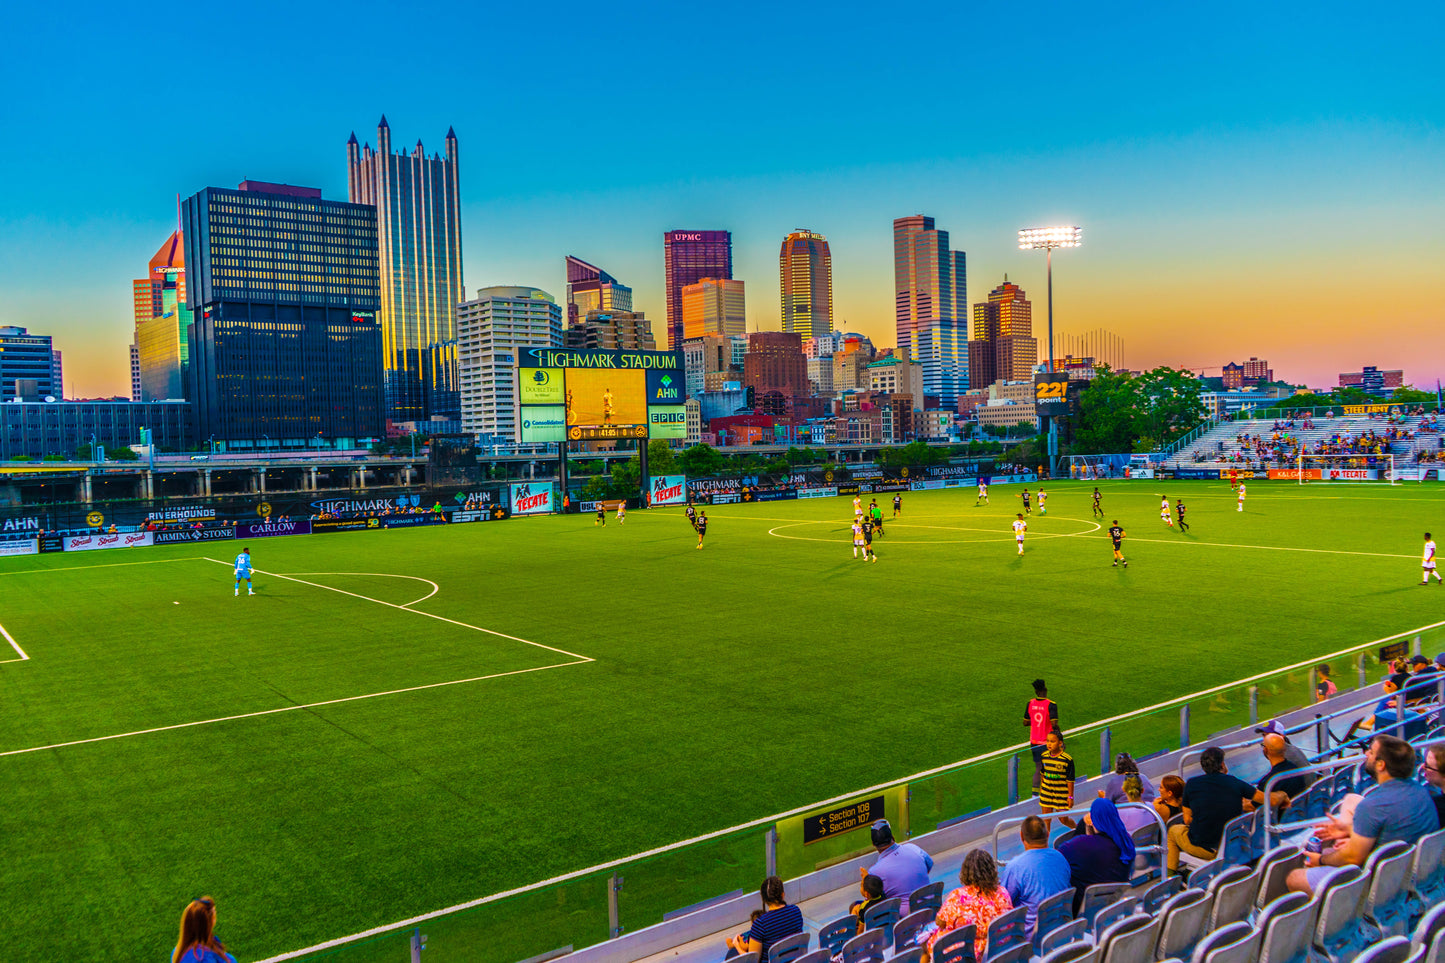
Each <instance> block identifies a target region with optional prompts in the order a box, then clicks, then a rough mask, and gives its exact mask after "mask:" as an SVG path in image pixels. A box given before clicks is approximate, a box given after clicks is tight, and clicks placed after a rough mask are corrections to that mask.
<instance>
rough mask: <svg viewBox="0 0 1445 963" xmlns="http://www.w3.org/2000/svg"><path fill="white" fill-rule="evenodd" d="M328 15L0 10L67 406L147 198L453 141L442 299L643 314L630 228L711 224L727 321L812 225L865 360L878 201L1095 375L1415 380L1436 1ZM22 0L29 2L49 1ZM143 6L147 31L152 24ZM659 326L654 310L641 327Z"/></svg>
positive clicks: (18, 299)
mask: <svg viewBox="0 0 1445 963" xmlns="http://www.w3.org/2000/svg"><path fill="white" fill-rule="evenodd" d="M1381 9H1383V10H1384V13H1381V10H1380V9H1369V8H1365V7H1360V6H1347V5H1343V4H1338V5H1323V6H1321V5H1312V6H1305V5H1290V6H1270V5H1248V6H1246V5H1216V6H1211V7H1207V8H1202V7H1192V8H1186V7H1181V6H1177V5H1159V4H1151V5H1114V6H1110V7H1107V8H1102V7H1098V6H1097V5H1096V6H1089V7H1085V6H1080V5H1065V4H1045V5H1042V6H1039V5H1031V6H1023V5H988V6H984V5H973V6H970V5H957V4H953V5H943V4H915V5H911V6H894V7H888V8H884V10H883V12H882V13H880V9H879V8H878V7H876V6H869V7H864V6H861V5H840V6H831V7H826V8H824V7H819V6H817V5H807V6H803V5H798V6H796V7H795V8H792V9H788V8H778V7H776V6H772V5H762V4H742V5H731V6H721V5H719V6H715V7H699V6H697V5H691V4H670V5H630V6H625V7H615V8H606V7H600V6H597V5H592V4H586V5H583V4H569V3H561V4H553V5H550V6H545V7H524V6H522V5H511V6H507V7H502V6H500V5H498V6H480V5H466V4H448V3H437V4H429V5H426V6H424V7H416V8H414V9H412V8H402V7H400V6H398V5H384V4H372V3H361V4H352V5H346V6H341V5H335V6H326V5H315V4H306V3H293V4H288V5H285V6H282V5H276V4H261V5H254V6H249V7H245V8H237V7H229V8H225V7H209V6H196V7H190V8H186V9H185V10H184V11H181V10H175V11H169V12H168V11H166V10H161V9H157V11H156V12H155V13H154V14H151V15H141V14H138V13H136V12H135V11H134V9H130V10H124V11H122V10H120V9H118V8H115V7H113V6H100V5H81V6H77V7H70V8H66V9H64V10H60V9H59V8H43V7H30V8H27V9H21V10H18V11H14V12H11V13H9V14H8V16H9V17H10V25H11V26H12V27H13V31H12V32H11V36H12V37H14V38H18V39H19V40H20V42H19V43H13V44H11V45H10V47H9V49H8V51H7V57H6V58H5V60H4V61H3V62H0V92H3V94H4V96H3V99H0V104H3V107H0V117H3V119H4V120H5V122H6V125H7V127H8V129H10V130H11V131H12V132H13V136H12V142H11V145H10V149H9V150H7V151H6V152H4V154H3V155H0V183H3V184H5V185H6V186H7V189H6V190H4V191H0V323H10V324H21V325H26V326H28V327H30V328H31V329H32V330H36V331H41V332H46V333H51V334H54V335H55V336H56V338H57V343H58V346H59V347H60V348H61V349H62V350H63V351H65V354H66V365H67V390H69V389H70V388H71V386H74V388H75V389H76V390H78V392H79V393H80V394H82V395H100V394H111V393H119V392H125V391H127V390H128V380H129V375H128V370H127V367H126V345H127V344H128V343H129V341H130V338H131V323H132V322H131V308H130V280H131V278H133V277H136V276H139V274H138V272H140V271H141V270H143V268H144V265H145V262H146V260H147V259H148V257H149V256H150V254H151V253H152V252H153V251H154V249H155V248H156V247H157V246H158V244H159V243H160V241H161V240H162V239H163V238H164V237H165V235H166V233H167V232H168V231H169V230H170V229H171V227H172V225H173V223H174V211H175V198H176V195H177V194H181V195H187V194H190V193H193V192H194V191H196V190H199V189H200V188H202V187H205V186H208V185H213V184H214V185H224V186H231V185H234V184H236V183H238V182H239V181H240V180H242V179H243V178H245V177H250V178H255V179H259V180H275V181H285V182H289V183H293V184H307V185H313V186H319V187H321V188H322V189H323V191H324V192H325V194H326V196H328V197H333V198H344V196H345V142H346V138H347V136H348V134H349V133H350V132H351V131H352V130H355V131H356V133H357V135H358V137H360V138H362V139H363V140H367V139H371V140H373V141H374V137H375V132H374V127H375V124H376V121H377V118H378V117H379V115H380V114H381V113H383V112H385V113H386V114H387V116H388V118H389V119H390V121H391V125H392V131H393V140H394V142H395V144H397V145H398V146H400V145H410V144H414V143H415V142H416V140H417V139H418V138H421V139H422V141H423V143H424V144H425V146H426V148H427V150H428V151H429V152H430V151H435V150H440V149H441V147H442V137H443V135H444V134H445V132H446V130H447V127H448V126H449V125H450V126H455V128H456V131H457V135H458V137H459V139H460V145H461V157H462V191H463V204H464V209H463V247H464V251H465V274H466V282H467V287H468V289H469V290H475V289H476V288H478V287H481V286H484V285H488V284H513V283H516V284H533V285H538V286H540V287H543V288H545V289H547V290H549V291H551V292H552V293H554V294H556V295H558V296H559V297H560V296H561V295H562V294H563V289H564V287H565V282H564V277H565V275H564V271H563V266H562V259H563V256H564V255H566V254H577V255H579V256H581V257H584V258H586V259H588V260H591V261H593V262H594V263H598V264H601V265H602V266H603V267H605V268H606V269H607V270H609V271H610V272H611V273H613V274H614V275H616V276H618V277H619V278H621V279H622V280H623V281H624V282H626V283H628V284H631V285H632V286H633V288H634V289H635V291H636V297H637V302H638V305H639V307H641V308H642V309H645V310H646V311H647V313H648V315H649V316H650V317H653V318H655V319H658V320H659V321H660V320H661V318H662V317H663V314H664V312H663V297H662V296H663V290H662V246H661V235H662V233H663V232H664V231H665V230H668V229H671V228H726V229H730V230H732V231H733V232H734V249H735V262H736V271H735V273H736V274H737V276H739V277H741V278H743V279H744V280H745V281H747V282H748V314H749V319H750V324H752V325H755V326H758V327H761V328H764V329H766V328H770V327H776V326H777V324H778V306H777V289H778V280H777V251H778V245H779V243H780V241H781V239H782V237H783V235H784V234H786V233H787V232H788V231H790V230H793V229H795V228H799V227H805V228H809V229H812V230H817V231H821V232H822V233H824V234H826V235H827V236H828V238H829V241H830V244H831V247H832V250H833V256H834V289H835V303H836V313H837V317H838V318H839V319H845V320H846V321H847V324H848V327H849V328H850V329H854V330H862V331H864V332H866V333H868V334H870V335H871V336H873V337H874V339H875V341H876V342H877V343H879V344H881V345H891V344H892V343H893V324H892V289H891V283H892V281H891V270H892V267H891V265H892V262H891V231H890V222H891V220H892V218H894V217H897V216H900V215H903V214H912V213H918V212H922V213H928V214H931V215H933V216H934V217H935V218H936V219H937V222H938V226H939V227H941V228H944V229H947V230H949V231H950V232H951V234H952V239H953V242H954V246H955V247H962V248H964V249H965V250H967V251H968V254H969V296H970V299H971V300H973V301H978V300H982V299H984V298H985V297H986V296H987V292H988V290H989V288H991V287H993V286H994V285H995V284H997V283H998V282H999V281H1000V280H1002V277H1003V275H1004V273H1005V272H1007V273H1008V274H1009V276H1010V278H1011V279H1013V280H1016V281H1019V282H1020V283H1022V284H1023V285H1024V287H1025V288H1026V289H1027V290H1029V292H1030V295H1031V297H1033V300H1034V301H1035V304H1036V310H1035V315H1036V330H1041V329H1042V327H1043V324H1042V322H1043V269H1042V263H1041V261H1042V259H1041V258H1039V257H1035V256H1030V255H1028V254H1025V253H1022V252H1019V251H1017V250H1016V249H1015V247H1014V242H1013V232H1014V231H1015V230H1016V229H1017V228H1019V227H1024V226H1029V225H1033V224H1040V223H1050V222H1072V223H1079V224H1082V225H1083V226H1084V228H1085V247H1083V248H1081V249H1079V250H1077V251H1070V252H1065V253H1063V254H1061V255H1060V257H1059V259H1058V260H1059V263H1058V265H1056V271H1055V274H1056V277H1055V287H1056V300H1055V309H1056V323H1057V326H1058V329H1059V330H1061V331H1075V330H1084V329H1087V328H1093V327H1100V326H1102V327H1107V328H1110V329H1111V330H1115V331H1117V332H1118V333H1119V334H1121V335H1122V336H1123V337H1124V339H1125V344H1126V354H1127V361H1128V363H1129V364H1130V365H1131V366H1136V367H1137V366H1147V365H1153V364H1159V363H1173V364H1188V365H1195V366H1198V367H1211V366H1214V367H1217V366H1218V365H1221V364H1223V363H1224V362H1226V361H1229V360H1240V359H1242V358H1243V357H1246V356H1249V355H1257V356H1260V357H1267V358H1269V359H1270V360H1271V361H1273V362H1274V363H1275V368H1276V372H1277V373H1278V374H1280V375H1281V376H1284V377H1288V378H1291V379H1294V380H1300V381H1307V382H1309V383H1311V384H1326V383H1332V382H1333V375H1334V373H1335V372H1337V371H1343V370H1349V369H1350V368H1357V367H1358V365H1359V364H1361V363H1366V364H1368V363H1375V364H1378V365H1380V366H1381V367H1403V368H1405V370H1406V375H1407V378H1409V379H1410V380H1412V381H1414V382H1416V383H1417V384H1424V383H1425V382H1427V381H1428V382H1431V383H1433V381H1434V379H1435V378H1437V377H1445V333H1442V332H1445V324H1442V322H1445V281H1442V278H1445V272H1442V271H1441V269H1440V264H1441V259H1442V255H1445V227H1442V225H1445V188H1442V186H1441V172H1442V169H1445V165H1442V163H1441V158H1442V156H1445V151H1442V147H1445V138H1442V115H1445V97H1442V96H1441V83H1440V80H1439V76H1438V63H1437V62H1438V58H1439V49H1440V48H1439V43H1440V40H1439V38H1440V36H1441V35H1442V30H1441V28H1442V26H1445V22H1442V21H1445V14H1442V7H1441V6H1440V5H1439V4H1429V5H1427V4H1404V5H1398V6H1395V7H1391V8H1381ZM52 10H54V11H56V12H51V11H52ZM168 14H169V15H168ZM656 327H657V329H659V330H660V328H661V325H660V324H659V325H657V326H656Z"/></svg>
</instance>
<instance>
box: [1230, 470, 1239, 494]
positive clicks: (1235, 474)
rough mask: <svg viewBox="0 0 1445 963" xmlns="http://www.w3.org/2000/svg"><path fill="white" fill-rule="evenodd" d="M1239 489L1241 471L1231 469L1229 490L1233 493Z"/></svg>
mask: <svg viewBox="0 0 1445 963" xmlns="http://www.w3.org/2000/svg"><path fill="white" fill-rule="evenodd" d="M1238 487H1239V469H1238V468H1231V469H1229V489H1230V491H1233V490H1234V489H1236V488H1238Z"/></svg>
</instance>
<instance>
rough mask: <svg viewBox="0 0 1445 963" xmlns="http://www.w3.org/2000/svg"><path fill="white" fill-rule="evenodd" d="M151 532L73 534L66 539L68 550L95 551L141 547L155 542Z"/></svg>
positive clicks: (66, 548)
mask: <svg viewBox="0 0 1445 963" xmlns="http://www.w3.org/2000/svg"><path fill="white" fill-rule="evenodd" d="M154 539H155V535H154V534H153V533H151V532H116V533H114V534H105V533H102V534H99V535H72V536H70V537H69V538H67V539H66V540H65V550H66V551H67V552H93V551H95V550H96V549H101V548H140V547H142V546H145V545H154V544H155V541H154Z"/></svg>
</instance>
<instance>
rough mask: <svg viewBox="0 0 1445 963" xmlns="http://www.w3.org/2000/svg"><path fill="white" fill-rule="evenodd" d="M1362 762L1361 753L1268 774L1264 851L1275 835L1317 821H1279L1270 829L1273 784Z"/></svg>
mask: <svg viewBox="0 0 1445 963" xmlns="http://www.w3.org/2000/svg"><path fill="white" fill-rule="evenodd" d="M1362 762H1364V757H1363V755H1360V756H1349V757H1347V758H1344V759H1335V760H1333V761H1331V762H1317V763H1315V764H1314V765H1311V766H1305V767H1303V768H1301V769H1291V770H1290V771H1289V772H1282V773H1279V774H1277V775H1274V776H1270V777H1269V778H1268V779H1267V780H1265V783H1264V790H1263V791H1264V804H1263V805H1264V851H1265V852H1266V853H1268V852H1269V847H1270V843H1271V842H1272V841H1273V839H1274V837H1275V836H1282V835H1284V834H1285V833H1287V832H1294V831H1295V830H1298V829H1304V828H1306V827H1309V826H1313V825H1315V824H1316V823H1317V820H1315V819H1310V818H1308V817H1307V818H1305V819H1303V820H1300V821H1298V822H1293V823H1280V824H1278V825H1276V826H1274V827H1273V829H1271V828H1270V817H1271V816H1273V815H1274V807H1273V806H1271V805H1270V804H1269V798H1270V793H1272V792H1273V791H1274V787H1275V784H1276V783H1278V782H1279V781H1280V780H1282V779H1286V778H1290V777H1293V776H1298V775H1302V774H1308V773H1312V772H1334V771H1335V770H1337V769H1345V768H1358V767H1359V766H1360V764H1361V763H1362ZM1306 792H1308V790H1306ZM1291 802H1293V800H1291Z"/></svg>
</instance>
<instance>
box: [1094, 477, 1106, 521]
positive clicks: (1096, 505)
mask: <svg viewBox="0 0 1445 963" xmlns="http://www.w3.org/2000/svg"><path fill="white" fill-rule="evenodd" d="M1103 497H1104V496H1103V495H1101V494H1099V486H1098V485H1095V486H1094V514H1095V515H1098V516H1099V517H1100V518H1103V517H1104V506H1102V505H1100V504H1099V499H1101V498H1103Z"/></svg>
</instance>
